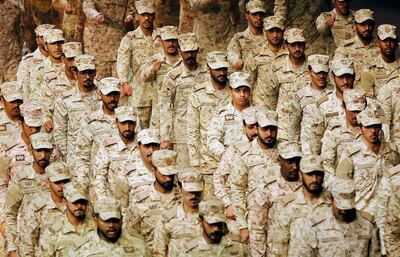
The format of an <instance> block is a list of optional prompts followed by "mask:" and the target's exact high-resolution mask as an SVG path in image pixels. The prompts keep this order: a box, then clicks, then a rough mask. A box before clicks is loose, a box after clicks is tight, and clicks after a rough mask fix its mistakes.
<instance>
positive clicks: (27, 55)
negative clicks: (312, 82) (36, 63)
mask: <svg viewBox="0 0 400 257" xmlns="http://www.w3.org/2000/svg"><path fill="white" fill-rule="evenodd" d="M32 57H33V53H29V54H26V55H24V56H22V60H23V61H24V60H28V59H30V58H32Z"/></svg>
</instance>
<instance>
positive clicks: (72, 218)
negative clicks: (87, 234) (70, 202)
mask: <svg viewBox="0 0 400 257" xmlns="http://www.w3.org/2000/svg"><path fill="white" fill-rule="evenodd" d="M67 218H68V220H69V222H71V224H72V225H74V227H79V226H81V225H82V224H83V223H84V222H85V219H78V218H77V217H75V216H74V215H72V214H71V213H70V212H69V211H68V210H67Z"/></svg>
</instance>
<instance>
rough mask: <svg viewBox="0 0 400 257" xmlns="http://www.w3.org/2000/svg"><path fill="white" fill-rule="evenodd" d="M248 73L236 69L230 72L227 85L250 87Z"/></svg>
mask: <svg viewBox="0 0 400 257" xmlns="http://www.w3.org/2000/svg"><path fill="white" fill-rule="evenodd" d="M249 77H250V76H249V74H247V73H244V72H241V71H236V72H234V73H232V74H231V75H230V76H229V86H230V87H231V88H233V89H235V88H238V87H248V88H250V89H251V86H250V83H249V80H248V79H249Z"/></svg>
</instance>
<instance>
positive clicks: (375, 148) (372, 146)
mask: <svg viewBox="0 0 400 257" xmlns="http://www.w3.org/2000/svg"><path fill="white" fill-rule="evenodd" d="M364 142H365V143H366V145H367V147H368V149H370V150H371V151H372V152H373V153H375V154H378V153H379V151H380V150H381V146H382V142H381V141H380V140H379V141H378V142H376V143H371V142H368V141H367V140H365V139H364Z"/></svg>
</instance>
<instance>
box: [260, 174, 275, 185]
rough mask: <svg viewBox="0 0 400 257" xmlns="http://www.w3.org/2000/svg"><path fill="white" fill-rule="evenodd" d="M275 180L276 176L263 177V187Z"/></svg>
mask: <svg viewBox="0 0 400 257" xmlns="http://www.w3.org/2000/svg"><path fill="white" fill-rule="evenodd" d="M276 180H277V178H276V176H264V178H263V184H264V187H267V186H268V185H270V184H272V183H274V182H275V181H276Z"/></svg>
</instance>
